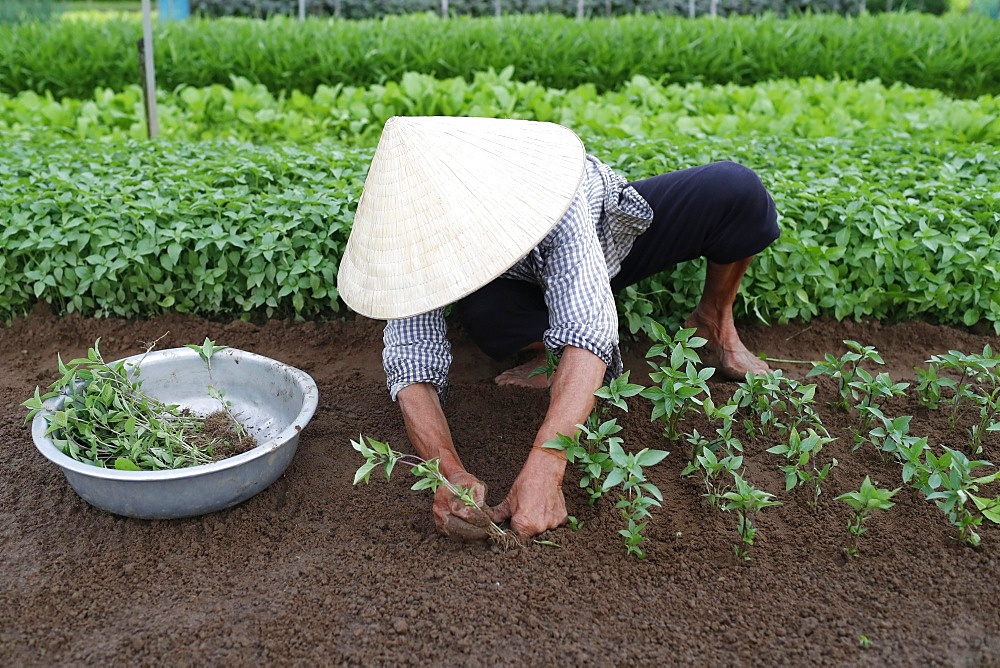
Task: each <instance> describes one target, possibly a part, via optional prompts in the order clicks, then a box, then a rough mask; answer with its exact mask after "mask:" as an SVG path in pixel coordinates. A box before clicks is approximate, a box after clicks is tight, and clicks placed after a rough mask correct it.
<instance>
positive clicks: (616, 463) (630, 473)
mask: <svg viewBox="0 0 1000 668" xmlns="http://www.w3.org/2000/svg"><path fill="white" fill-rule="evenodd" d="M577 427H578V428H579V430H580V431H578V432H577V433H576V434H574V435H573V436H572V437H569V436H566V435H564V434H559V435H558V436H557V437H556V438H554V439H552V440H550V441H548V442H546V443H545V444H544V447H546V448H551V449H554V450H562V451H564V452H565V453H566V461H568V462H570V463H572V464H575V465H576V466H577V467H578V468H579V470H580V472H581V474H582V475H581V478H580V486H581V487H583V488H585V489H586V490H587V492H588V496H589V503H591V504H594V503H596V502H597V500H598V499H600V498H601V497H603V496H604V495H605V494H606V493H607V492H609V491H611V490H612V489H615V488H619V487H620V490H619V499H618V502H617V503H616V504H615V508H618V509H619V510H620V511H621V513H622V517H623V518H624V519H625V521H626V528H625V529H622V530H621V531H619V534H621V535H622V536H623V537H624V538H625V549H626V552H627V553H628V554H631V555H635V556H636V557H638V558H640V559H643V558H645V556H646V554H645V552H644V551H643V550H642V548H641V547H640V545H641V544H642V543H643V542H644V541H645V537H644V536H643V534H642V532H643V531H644V530H645V528H646V525H647V522H644V521H642V520H644V519H646V518H648V517H649V516H650V513H649V509H650V508H651V507H653V506H659V505H660V502H661V501H662V500H663V496H662V495H661V494H660V490H659V489H658V488H657V487H656V485H654V484H653V483H651V482H649V481H648V480H646V477H645V473H644V471H643V469H644V468H645V467H648V466H653V465H655V464H658V463H659V462H661V461H662V460H663V458H664V457H666V456H667V454H668V453H667V452H666V451H664V450H650V449H648V448H645V449H643V450H641V451H639V452H637V453H635V454H630V453H627V452H625V450H624V449H623V448H622V446H621V442H622V439H621V438H619V437H617V436H615V435H614V434H616V433H618V432H619V431H621V427H619V426H618V424H617V421H616V420H615V419H611V420H607V421H605V422H603V423H601V425H600V426H599V427H597V429H596V430H594V429H591V428H589V427H587V426H586V425H577ZM581 434H582V435H585V436H586V441H587V442H588V443H589V444H590V445H589V446H588V447H585V446H583V445H581V443H580V436H581ZM581 526H582V525H581Z"/></svg>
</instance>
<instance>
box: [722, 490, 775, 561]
mask: <svg viewBox="0 0 1000 668" xmlns="http://www.w3.org/2000/svg"><path fill="white" fill-rule="evenodd" d="M732 475H733V481H734V484H735V489H733V490H730V491H728V492H726V493H725V494H723V495H722V498H723V499H724V500H725V501H726V503H725V504H724V505H723V506H722V509H723V510H735V511H736V515H737V517H738V520H737V525H736V530H737V531H738V532H739V534H740V540H741V542H740V543H737V544H736V545H734V546H733V551H734V552H735V553H736V556H737V557H738V558H740V559H742V560H743V561H750V548H751V547H752V546H753V544H754V540H755V539H756V538H757V516H758V515H759V514H760V511H761V510H763V509H764V508H767V507H768V506H780V505H781V502H780V501H775V500H774V495H773V494H771V493H770V492H765V491H764V490H761V489H757V488H755V487H754V486H753V485H751V484H750V483H748V482H747V481H746V480H744V479H743V476H741V475H740V474H739V473H736V472H734V473H733V474H732Z"/></svg>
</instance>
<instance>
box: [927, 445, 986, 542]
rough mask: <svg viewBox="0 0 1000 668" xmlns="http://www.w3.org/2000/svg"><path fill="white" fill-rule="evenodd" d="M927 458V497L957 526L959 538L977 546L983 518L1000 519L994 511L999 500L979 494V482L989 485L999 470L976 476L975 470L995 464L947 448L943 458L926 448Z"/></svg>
mask: <svg viewBox="0 0 1000 668" xmlns="http://www.w3.org/2000/svg"><path fill="white" fill-rule="evenodd" d="M926 459H927V467H928V471H927V482H926V485H925V490H929V491H930V493H929V494H927V500H928V501H933V502H934V504H935V505H936V506H937V507H938V508H940V509H941V510H942V511H943V512H944V513H945V514H946V515H947V516H948V521H949V522H951V523H952V524H953V525H954V526H955V527H956V528H957V529H958V539H959V540H961V541H962V542H963V543H966V544H967V545H971V546H972V547H978V546H979V543H980V537H979V534H978V533H977V532H976V527H978V526H979V525H980V524H982V522H983V518H984V517H985V518H987V519H989V520H990V521H992V522H996V521H997V520H998V519H1000V517H998V516H997V514H996V512H995V511H996V508H997V503H996V502H997V501H998V500H1000V499H998V500H991V499H987V498H984V497H981V496H978V495H977V494H976V492H978V491H979V486H980V485H987V484H989V483H991V482H993V481H995V480H997V479H998V478H1000V471H995V472H993V473H992V474H990V475H986V476H973V475H972V471H973V470H974V469H977V468H980V467H983V466H992V464H991V463H990V462H988V461H985V460H978V459H977V460H970V459H969V458H968V457H967V456H966V455H965V454H964V453H962V452H960V451H958V450H952V449H951V448H948V447H945V448H944V453H943V454H942V455H941V456H940V457H935V456H934V455H933V454H932V453H931V452H930V451H927V453H926ZM970 501H971V502H972V504H971V505H972V506H973V508H975V509H977V510H979V513H978V514H977V513H975V512H973V508H970V507H969V505H970V504H969V502H970ZM984 510H985V511H986V512H984Z"/></svg>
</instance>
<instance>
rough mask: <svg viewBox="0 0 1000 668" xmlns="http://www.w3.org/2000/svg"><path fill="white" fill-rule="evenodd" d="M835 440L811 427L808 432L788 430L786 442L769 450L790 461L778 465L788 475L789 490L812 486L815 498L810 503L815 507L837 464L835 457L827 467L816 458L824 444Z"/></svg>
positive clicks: (786, 483) (786, 484) (786, 487)
mask: <svg viewBox="0 0 1000 668" xmlns="http://www.w3.org/2000/svg"><path fill="white" fill-rule="evenodd" d="M834 440H835V439H833V438H831V437H830V436H829V435H828V434H827V433H826V431H825V430H824V433H822V434H820V433H817V432H816V431H815V430H814V429H812V428H811V427H810V428H808V429H806V430H805V431H799V430H798V429H794V430H792V431H790V432H789V433H788V441H787V442H785V443H779V444H777V445H775V446H772V447H770V448H768V449H767V452H770V453H771V454H773V455H782V456H784V457H785V459H786V460H787V461H788V462H789V463H788V464H786V465H785V466H779V467H778V468H779V469H781V472H782V473H784V474H785V491H786V492H787V491H789V490H792V489H794V488H795V487H797V486H799V485H801V484H805V483H809V484H811V485H812V488H813V499H812V501H810V502H809V505H811V506H813V507H815V506H816V505H818V504H819V496H820V494H821V492H822V484H823V482H824V481H825V480H826V477H827V476H828V475H829V474H830V469H831V468H833V467H834V466H836V465H837V460H836V459H833V460H831V461H830V462H828V463H826V464H825V465H824V466H822V467H817V466H816V464H815V457H816V455H818V454H819V452H820V450H822V449H823V446H824V445H829V444H830V443H832V442H833V441H834ZM810 464H812V466H810Z"/></svg>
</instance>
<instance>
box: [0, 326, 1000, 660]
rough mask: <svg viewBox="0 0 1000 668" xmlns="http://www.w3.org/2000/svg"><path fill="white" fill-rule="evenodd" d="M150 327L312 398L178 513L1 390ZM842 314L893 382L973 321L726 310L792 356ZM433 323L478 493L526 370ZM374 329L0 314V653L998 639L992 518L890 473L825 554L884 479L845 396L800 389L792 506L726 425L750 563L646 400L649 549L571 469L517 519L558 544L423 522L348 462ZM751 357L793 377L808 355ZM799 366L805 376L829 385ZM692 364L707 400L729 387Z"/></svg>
mask: <svg viewBox="0 0 1000 668" xmlns="http://www.w3.org/2000/svg"><path fill="white" fill-rule="evenodd" d="M166 331H169V332H170V334H169V336H167V337H166V338H165V339H164V340H163V341H161V342H160V345H161V346H162V347H173V346H178V345H182V344H185V343H189V342H191V341H200V340H202V339H203V338H204V337H206V336H208V337H211V338H212V339H214V340H216V341H218V342H220V344H224V345H229V346H233V347H237V348H241V349H244V350H249V351H253V352H257V353H260V354H263V355H267V356H270V357H274V358H277V359H280V360H282V361H284V362H287V363H289V364H292V365H294V366H296V367H299V368H300V369H302V370H304V371H306V372H307V373H309V374H311V375H312V376H313V378H315V380H316V381H317V383H318V385H319V388H320V405H319V409H318V411H317V413H316V416H315V418H314V419H313V421H312V422H311V423H310V424H309V425H308V427H307V428H306V429H305V430H304V431H303V433H302V437H301V441H300V446H299V451H298V453H297V454H296V456H295V459H294V461H293V462H292V464H291V466H290V467H289V469H288V470H287V472H286V473H285V474H284V476H282V477H281V478H280V479H279V480H278V481H277V482H276V483H275V484H274V485H272V486H271V487H270V488H268V489H267V490H265V491H264V492H262V493H260V494H258V495H257V496H255V497H254V498H252V499H250V500H249V501H246V502H245V503H243V504H241V505H239V506H237V507H235V508H232V509H229V510H226V511H223V512H219V513H214V514H211V515H207V516H203V517H198V518H193V519H185V520H174V521H142V520H134V519H127V518H122V517H116V516H114V515H110V514H108V513H106V512H103V511H100V510H98V509H96V508H93V507H91V506H89V505H88V504H87V503H85V502H84V501H82V500H81V499H80V498H79V497H78V496H77V495H76V494H75V492H73V490H72V488H70V486H69V485H68V484H67V482H66V480H65V478H64V477H63V475H62V474H61V472H60V471H59V470H58V469H57V468H56V467H54V466H53V465H52V464H51V463H49V462H48V461H47V460H45V459H44V458H43V457H42V456H41V455H40V454H39V453H38V452H37V451H36V450H35V448H34V446H33V445H32V442H31V438H30V435H29V432H28V429H27V427H25V426H24V424H23V419H24V410H23V409H22V408H21V407H20V403H21V402H22V401H23V400H24V399H26V398H27V397H28V396H29V395H30V394H31V392H32V391H33V390H34V387H35V385H36V384H41V385H46V384H48V383H49V382H51V381H52V380H54V378H53V371H52V370H53V368H54V367H53V365H54V362H55V359H56V353H57V352H61V353H62V355H63V358H64V359H66V358H69V357H74V356H78V355H82V354H84V353H85V352H86V348H87V346H88V345H90V344H92V343H93V341H94V339H95V338H97V337H98V336H100V337H102V338H101V346H102V349H103V352H104V353H105V355H106V356H108V359H115V358H117V357H118V356H125V355H128V354H132V353H135V352H136V351H137V350H141V348H142V344H141V342H142V341H149V340H153V339H155V338H157V337H159V336H160V335H161V334H163V333H164V332H166ZM847 338H850V339H854V340H857V341H860V342H862V343H865V344H867V345H874V346H875V347H876V348H877V349H878V350H879V351H880V352H881V353H882V355H883V357H884V358H885V359H886V362H887V367H886V370H888V371H889V372H890V373H891V374H892V376H893V378H894V379H895V380H907V379H912V378H913V367H914V366H917V365H920V364H921V363H922V362H923V361H924V360H926V359H927V357H928V356H929V355H931V354H934V353H938V352H945V351H946V350H948V349H951V348H953V349H958V350H963V351H966V352H980V351H982V348H983V346H984V345H985V344H987V343H989V344H991V345H993V346H994V347H995V348H996V347H997V344H998V340H997V338H996V337H992V336H981V335H975V334H972V333H969V332H965V331H960V330H956V329H949V328H944V327H935V326H931V325H929V324H923V323H913V324H903V325H881V324H879V323H874V322H868V323H860V324H859V323H835V322H830V321H826V320H821V321H816V322H814V323H812V324H809V325H801V324H800V325H788V326H782V327H772V328H765V327H760V326H748V327H747V328H746V329H745V330H744V339H745V341H746V342H747V344H748V346H749V347H750V348H751V349H754V350H758V351H762V352H765V353H767V354H768V355H769V356H771V357H776V358H782V359H793V360H818V359H820V358H821V357H822V355H823V353H826V352H833V353H837V354H839V353H840V352H842V345H841V341H842V340H843V339H847ZM453 340H454V342H455V354H456V362H455V365H454V368H453V374H452V377H453V382H454V388H453V391H452V392H451V394H450V399H449V403H448V405H447V406H446V412H447V415H448V417H449V420H450V424H451V427H452V430H453V432H454V436H455V439H456V441H457V443H458V444H459V447H460V451H461V454H462V456H463V458H464V460H465V463H466V465H467V466H468V467H469V468H470V470H471V471H472V472H474V473H476V474H477V475H478V476H479V477H480V478H482V479H483V480H484V481H485V482H486V483H487V484H488V485H489V487H490V493H489V498H488V501H489V502H490V503H497V502H499V501H500V500H501V499H502V497H503V495H504V494H505V492H506V490H507V489H508V488H509V486H510V484H511V483H512V481H513V480H514V477H515V476H516V474H517V471H518V468H519V466H520V464H521V463H522V461H523V459H524V457H525V456H526V453H527V451H528V448H529V447H530V443H531V439H532V437H533V435H534V431H535V430H536V429H537V427H538V425H539V423H540V421H541V418H542V415H543V413H544V411H545V408H546V405H547V395H546V393H545V391H544V390H520V389H514V388H499V387H496V386H495V385H494V384H493V383H492V378H493V377H494V376H495V375H496V374H497V373H498V372H499V371H501V370H502V368H503V367H502V366H501V365H499V364H496V363H494V362H492V361H490V360H489V359H488V358H486V357H484V356H483V355H481V354H480V353H478V352H477V351H476V350H475V349H474V348H472V347H471V346H470V344H469V343H468V341H467V340H466V339H465V337H464V336H463V335H462V333H461V332H460V331H453ZM380 348H381V327H380V325H379V324H378V323H374V322H371V321H367V320H358V321H355V322H348V323H339V322H335V323H326V324H314V323H300V324H292V323H286V322H270V323H267V324H266V325H263V326H257V325H253V324H248V323H241V322H235V323H228V324H219V323H212V322H207V321H204V320H199V319H197V318H193V317H184V316H168V317H164V318H160V319H156V320H151V321H142V322H126V321H120V320H90V319H83V318H79V317H70V318H67V319H62V320H60V319H56V318H54V317H52V316H51V315H49V314H48V313H47V312H46V311H44V310H37V311H36V312H35V313H32V314H31V315H30V316H29V317H28V318H26V319H22V320H18V321H16V322H14V323H13V324H12V325H11V326H10V327H6V328H2V329H0V361H2V364H3V367H4V368H6V369H7V373H6V374H4V375H3V377H2V378H0V453H2V457H0V545H2V546H3V547H2V550H0V665H54V664H91V665H103V664H136V665H146V664H160V665H163V664H171V665H173V664H178V665H260V664H296V665H317V664H319V665H326V664H423V665H437V664H448V665H450V664H528V665H575V664H635V665H676V664H679V663H681V664H696V665H761V666H769V665H775V664H782V665H813V664H820V665H844V666H855V665H905V666H914V665H947V666H995V665H1000V614H998V613H997V607H996V605H997V600H998V594H1000V529H998V527H997V526H995V525H989V526H984V527H983V528H982V530H981V535H982V547H981V548H980V549H978V550H976V549H972V548H969V547H967V546H965V545H963V544H961V543H959V542H958V541H956V540H955V539H954V530H953V527H952V526H951V525H950V524H949V522H948V520H947V518H946V517H945V515H944V514H943V513H942V512H941V511H940V510H938V509H937V508H936V507H935V506H934V505H933V504H931V503H929V502H928V501H926V500H924V499H923V498H922V497H921V496H920V494H918V493H915V492H911V491H908V490H903V491H901V492H900V493H899V494H897V496H896V500H897V501H898V504H897V506H896V507H895V508H893V509H892V510H890V511H888V512H886V513H881V514H878V515H876V516H875V517H874V519H873V520H872V521H871V522H870V525H869V526H870V528H869V532H868V533H867V534H866V535H865V536H864V537H863V540H862V542H861V557H860V558H857V559H851V560H848V559H846V558H845V557H844V556H843V552H842V548H843V547H844V545H846V544H847V541H848V535H847V532H846V525H847V521H848V515H849V509H848V508H847V507H846V506H845V505H843V504H842V503H840V502H835V501H834V500H833V499H834V497H835V496H837V495H838V494H841V493H843V492H845V491H848V490H850V489H856V488H857V487H858V486H859V485H860V483H861V480H862V479H863V478H864V476H865V475H866V474H870V475H871V476H872V478H873V479H875V480H877V481H878V483H879V484H880V485H881V486H885V487H888V486H892V487H895V486H898V485H900V470H899V467H898V466H897V465H895V464H892V463H888V462H884V461H882V460H881V459H880V458H879V456H878V454H877V453H875V452H874V450H871V449H868V450H865V449H863V450H860V451H858V452H856V453H852V452H851V448H850V434H849V428H850V425H851V424H852V421H851V419H850V418H849V416H847V415H846V414H843V413H838V412H837V411H834V410H832V409H829V408H825V407H823V408H822V411H821V415H822V417H823V420H824V423H825V424H826V426H827V428H828V429H829V430H830V431H831V432H832V433H833V434H834V435H836V436H838V437H839V440H838V441H837V442H836V443H835V444H833V445H832V446H829V447H828V448H827V449H825V450H824V451H823V453H822V456H827V455H828V456H830V457H834V456H835V457H836V458H837V459H838V460H839V462H840V465H839V466H837V467H836V468H835V469H833V472H832V473H831V474H830V477H829V479H828V480H827V483H826V486H825V489H824V492H823V496H822V497H821V503H820V504H819V506H818V508H816V509H813V508H811V507H809V506H808V505H807V504H806V501H807V500H808V498H809V494H808V493H807V491H806V490H804V489H798V490H796V491H793V492H792V493H787V494H786V493H785V492H784V491H783V489H784V486H783V478H782V475H781V473H780V472H779V471H777V469H776V466H777V465H778V463H779V462H778V460H777V459H776V458H775V456H774V455H769V454H767V453H765V452H764V449H765V447H767V443H762V442H752V443H748V445H747V462H748V463H747V474H748V477H749V478H750V479H752V480H753V481H754V482H755V483H756V484H757V485H759V486H762V487H765V488H767V489H768V490H770V491H772V492H774V493H775V494H777V496H778V498H779V499H780V500H781V501H783V502H784V505H782V506H780V507H777V508H769V509H767V510H765V511H764V513H763V514H762V516H761V519H760V523H759V524H760V534H759V536H758V541H757V544H756V545H754V546H753V548H752V553H751V554H752V557H753V559H752V561H751V562H749V563H741V562H739V561H738V560H737V559H736V557H735V555H734V554H733V549H732V548H733V544H734V543H735V541H736V530H735V527H736V517H735V516H734V515H733V514H732V513H724V512H720V511H716V510H712V509H710V508H708V507H707V506H706V505H705V504H704V502H703V501H702V499H701V496H700V494H701V490H700V489H699V486H698V483H697V482H696V481H695V480H692V479H690V478H682V477H681V476H680V471H681V469H682V468H683V466H684V464H685V456H686V452H687V450H688V448H687V446H686V444H685V443H673V444H671V443H667V442H666V441H664V440H663V439H662V437H661V430H660V428H659V427H658V426H657V425H656V424H650V422H649V418H648V415H649V412H648V408H647V406H646V405H645V404H644V400H638V401H633V402H631V406H632V410H631V411H630V412H629V413H628V414H627V415H625V416H623V418H622V420H621V422H622V423H623V424H624V426H625V430H624V432H623V434H622V435H623V436H624V437H625V439H626V441H625V442H626V445H627V447H629V448H631V449H638V448H641V447H647V446H648V447H658V448H666V449H669V450H672V454H671V455H670V456H669V457H667V459H666V460H664V462H663V463H662V464H660V465H659V466H658V467H656V468H655V469H654V470H653V472H652V476H651V477H652V480H653V482H655V483H656V484H657V485H658V486H659V488H660V489H661V490H663V492H664V496H665V502H664V505H663V508H661V509H656V510H654V518H653V522H652V524H651V526H650V530H649V537H650V541H649V542H648V543H647V544H646V546H645V547H646V549H647V553H648V558H647V559H646V560H644V561H639V560H637V559H634V558H631V557H626V556H625V553H624V549H623V547H622V545H621V542H620V538H619V536H618V535H617V530H618V529H619V528H620V525H619V517H618V515H617V511H615V510H614V508H613V507H612V506H611V504H610V502H603V501H602V502H601V503H600V504H598V505H597V506H593V507H591V506H588V505H587V503H586V497H585V496H584V494H583V493H582V492H581V491H579V490H578V489H577V487H576V485H575V483H576V481H577V480H578V478H577V477H576V475H575V474H574V473H572V472H568V473H567V482H566V486H565V492H566V498H567V504H568V506H569V510H570V513H571V514H572V515H575V516H576V517H578V518H579V519H580V520H582V521H583V522H584V526H583V528H582V529H581V530H579V531H571V530H570V529H568V528H561V529H558V530H555V531H551V532H549V533H548V534H546V535H545V536H543V537H544V538H545V539H547V540H550V541H553V542H554V543H557V544H558V545H559V547H550V546H542V545H532V546H530V547H528V548H526V549H524V550H513V551H502V550H498V549H496V548H491V547H489V545H488V544H469V543H457V542H452V541H449V540H448V539H446V538H443V537H441V536H439V535H437V534H436V533H435V531H434V525H433V521H432V518H431V513H430V496H429V495H427V494H426V493H418V492H413V491H410V489H409V486H410V484H411V483H410V481H409V479H408V478H407V477H406V476H403V475H397V476H394V479H393V481H392V482H390V483H386V482H385V481H384V479H380V480H378V481H376V479H375V478H376V477H375V476H373V480H372V484H371V485H370V486H367V487H364V486H361V487H354V486H352V484H351V481H352V478H353V475H354V471H355V470H356V469H357V467H358V466H359V465H360V463H361V460H360V457H359V456H358V455H357V453H356V452H354V451H353V450H352V449H351V447H350V445H349V443H350V439H352V438H357V437H358V434H360V433H363V434H365V435H369V436H372V437H374V438H378V439H381V440H388V441H389V442H390V443H391V444H393V445H394V446H395V447H397V449H409V446H408V444H407V440H406V435H405V431H404V429H403V424H402V420H401V418H400V415H399V411H398V410H397V408H396V407H395V406H394V405H393V404H392V402H391V401H390V400H389V398H388V396H387V393H386V391H385V387H384V380H385V379H384V375H383V373H382V370H381V365H380ZM644 352H645V348H644V347H643V346H642V345H640V344H633V345H632V346H630V347H629V350H628V352H627V357H628V361H629V366H630V368H632V369H633V373H632V379H633V380H634V381H639V382H648V379H647V378H646V376H645V369H646V367H645V364H644V362H643V361H642V355H643V353H644ZM776 366H781V367H782V368H784V369H786V372H787V373H788V374H789V375H791V376H793V377H797V378H804V374H805V372H806V370H807V369H808V368H809V367H808V365H802V364H778V365H776ZM825 381H826V379H821V380H820V381H819V391H818V400H819V402H825V401H828V400H829V399H830V398H831V397H832V394H833V391H834V388H833V385H832V381H830V382H825ZM712 390H713V393H714V394H715V396H716V399H717V401H718V400H723V399H725V398H727V397H728V395H729V393H731V392H732V390H733V385H732V384H730V383H718V384H713V385H712ZM889 410H890V411H891V412H893V413H895V414H899V415H902V414H911V415H913V416H914V421H913V430H912V431H913V432H914V433H918V434H926V435H928V436H929V437H930V439H931V442H932V443H934V444H950V445H953V446H956V447H957V446H959V445H960V444H961V442H962V441H964V435H963V434H962V433H961V432H960V431H958V430H949V429H948V427H947V423H946V421H945V418H944V416H942V415H938V414H936V413H931V412H928V411H927V410H924V409H923V408H921V407H920V406H919V405H918V404H917V403H916V401H915V400H912V399H907V400H898V401H895V402H893V403H892V405H891V406H890V407H889ZM684 428H685V431H687V430H690V429H691V428H699V429H700V430H701V431H703V432H704V430H705V429H707V428H708V425H706V424H702V423H700V422H698V421H690V422H689V423H687V424H685V425H684ZM998 441H1000V437H998V436H997V435H995V434H994V435H992V436H991V437H990V438H989V439H988V442H987V448H986V452H985V456H984V458H985V459H992V460H994V461H997V460H998V459H1000V457H998V454H1000V453H998V449H1000V445H998ZM988 491H989V492H990V494H991V495H994V496H995V495H996V494H997V493H998V492H1000V490H997V488H996V485H994V486H992V487H991V488H990V489H989V490H988ZM862 636H864V637H866V638H867V639H869V640H870V647H869V648H867V649H865V648H863V647H862V646H861V645H862V642H861V638H862Z"/></svg>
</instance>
